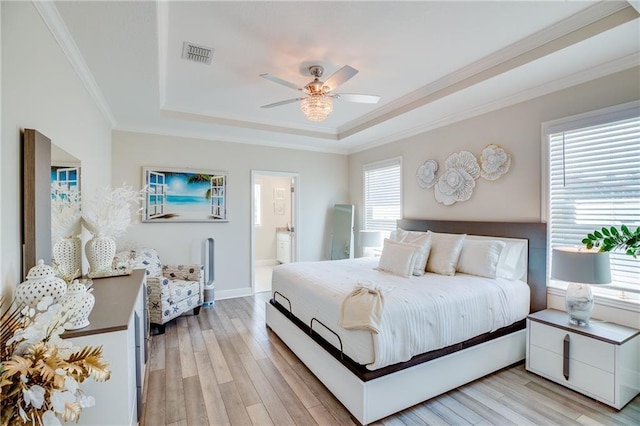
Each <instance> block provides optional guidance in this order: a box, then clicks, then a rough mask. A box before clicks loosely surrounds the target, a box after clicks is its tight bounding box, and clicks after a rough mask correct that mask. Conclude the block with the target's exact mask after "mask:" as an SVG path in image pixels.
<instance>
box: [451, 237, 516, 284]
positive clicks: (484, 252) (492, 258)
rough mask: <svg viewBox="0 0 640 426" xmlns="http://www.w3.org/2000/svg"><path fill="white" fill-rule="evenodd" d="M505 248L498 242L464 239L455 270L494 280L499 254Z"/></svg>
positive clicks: (503, 244)
mask: <svg viewBox="0 0 640 426" xmlns="http://www.w3.org/2000/svg"><path fill="white" fill-rule="evenodd" d="M505 246H506V244H505V242H504V241H499V240H470V239H468V238H467V239H465V241H464V244H463V245H462V251H461V252H460V258H459V259H458V266H457V267H456V270H457V271H458V272H462V273H463V274H471V275H478V276H480V277H487V278H495V277H496V273H497V269H498V260H499V259H500V254H501V253H502V250H503V249H504V247H505Z"/></svg>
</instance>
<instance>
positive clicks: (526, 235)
mask: <svg viewBox="0 0 640 426" xmlns="http://www.w3.org/2000/svg"><path fill="white" fill-rule="evenodd" d="M397 225H398V228H402V229H405V230H407V231H427V230H430V231H433V232H446V233H451V234H469V235H484V236H488V237H505V238H522V239H526V240H528V241H529V258H528V259H527V260H528V262H527V264H528V268H529V269H528V270H527V280H528V284H529V287H531V306H530V311H531V312H537V311H541V310H543V309H546V307H547V278H546V277H547V224H546V223H540V222H463V221H447V220H428V219H400V220H398V222H397Z"/></svg>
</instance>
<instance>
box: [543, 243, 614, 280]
mask: <svg viewBox="0 0 640 426" xmlns="http://www.w3.org/2000/svg"><path fill="white" fill-rule="evenodd" d="M551 278H554V279H557V280H562V281H569V282H574V283H582V284H609V283H610V282H611V267H610V262H609V253H601V252H598V251H595V250H587V249H583V248H577V247H559V248H554V249H553V253H552V260H551Z"/></svg>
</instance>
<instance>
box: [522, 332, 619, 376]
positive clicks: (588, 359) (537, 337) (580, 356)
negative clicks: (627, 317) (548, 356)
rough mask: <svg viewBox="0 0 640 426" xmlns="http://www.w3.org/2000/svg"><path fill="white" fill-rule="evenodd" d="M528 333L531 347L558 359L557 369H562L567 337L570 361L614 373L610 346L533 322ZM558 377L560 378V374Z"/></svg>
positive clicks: (612, 350) (612, 354)
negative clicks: (554, 355) (543, 350)
mask: <svg viewBox="0 0 640 426" xmlns="http://www.w3.org/2000/svg"><path fill="white" fill-rule="evenodd" d="M529 333H530V334H529V338H530V339H531V340H530V344H531V345H532V346H537V347H540V348H542V349H545V350H547V351H550V352H552V353H554V354H557V355H558V356H559V357H560V363H559V364H558V365H559V368H562V355H563V353H564V351H563V345H564V338H565V336H566V335H569V342H570V343H569V348H570V349H569V357H570V358H571V359H572V360H576V361H578V362H580V363H583V364H586V365H590V366H593V367H596V368H597V369H600V370H604V371H607V372H609V373H613V372H614V367H615V365H614V359H615V357H614V351H615V348H614V346H613V345H612V344H609V343H606V342H602V341H600V340H596V339H593V338H589V337H586V336H582V335H580V334H576V333H572V332H570V331H566V330H562V329H559V328H554V327H549V326H546V325H544V324H541V323H537V322H534V321H532V322H531V323H530V330H529ZM560 376H561V377H562V372H560Z"/></svg>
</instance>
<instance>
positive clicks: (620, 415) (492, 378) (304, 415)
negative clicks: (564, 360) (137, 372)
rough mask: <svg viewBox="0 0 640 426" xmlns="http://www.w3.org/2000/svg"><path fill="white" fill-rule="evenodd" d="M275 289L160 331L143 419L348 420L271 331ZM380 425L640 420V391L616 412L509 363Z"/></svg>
mask: <svg viewBox="0 0 640 426" xmlns="http://www.w3.org/2000/svg"><path fill="white" fill-rule="evenodd" d="M268 297H269V294H268V293H261V294H258V295H256V296H255V297H245V298H238V299H229V300H222V301H218V302H216V303H215V305H214V306H213V307H212V308H206V309H202V310H201V311H200V315H198V316H183V317H180V318H177V320H176V321H173V322H171V323H169V324H167V327H166V332H165V334H164V335H157V336H152V338H151V344H150V348H151V351H150V357H149V362H148V364H147V370H146V378H145V380H146V383H145V394H144V400H145V404H144V412H143V418H142V421H141V423H140V424H141V425H146V426H159V425H176V426H177V425H198V426H200V425H207V424H210V425H228V424H232V425H251V424H253V425H278V426H279V425H293V424H296V425H314V424H320V425H349V424H354V421H353V420H352V418H351V416H350V415H349V413H348V412H347V410H346V409H345V408H344V407H343V406H342V405H341V404H340V402H338V401H337V400H336V399H335V398H334V397H333V396H332V395H331V393H329V391H328V390H327V389H326V388H325V387H324V386H323V385H322V384H321V383H320V382H319V381H318V380H317V379H316V378H315V377H314V376H313V374H312V373H311V372H310V371H309V370H308V369H307V368H306V367H305V366H304V365H303V364H302V363H301V362H300V361H299V360H298V358H297V357H296V356H295V355H294V354H293V353H292V352H291V351H289V349H288V348H287V347H286V346H285V345H284V344H283V343H282V342H281V341H280V339H278V337H277V336H276V335H275V334H273V333H272V332H270V331H268V330H267V328H266V327H265V324H264V302H265V301H266V300H267V298H268ZM375 424H376V425H423V424H434V425H446V424H451V425H466V424H474V425H488V424H495V425H507V424H509V425H514V424H515V425H532V424H535V425H574V424H582V425H596V424H603V425H612V424H620V425H638V424H640V396H639V397H636V398H635V399H634V400H633V401H631V403H630V404H628V405H627V406H626V407H625V408H624V409H623V410H621V411H617V410H615V409H613V408H610V407H608V406H607V405H604V404H601V403H599V402H597V401H594V400H592V399H590V398H587V397H585V396H583V395H580V394H579V393H576V392H573V391H571V390H568V389H565V388H564V387H562V386H559V385H556V384H555V383H552V382H549V381H547V380H544V379H542V378H540V377H538V376H536V375H534V374H530V373H528V372H526V371H525V369H524V364H518V365H516V366H513V367H510V368H507V369H504V370H501V371H499V372H497V373H494V374H492V375H489V376H487V377H484V378H482V379H480V380H477V381H475V382H472V383H470V384H467V385H465V386H461V387H459V388H457V389H454V390H452V391H450V392H447V393H446V394H443V395H441V396H439V397H436V398H433V399H430V400H428V401H426V402H423V403H421V404H418V405H415V406H413V407H411V408H408V409H406V410H404V411H402V412H400V413H397V414H395V415H393V416H389V417H387V418H385V419H382V420H380V421H378V422H376V423H375Z"/></svg>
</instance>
